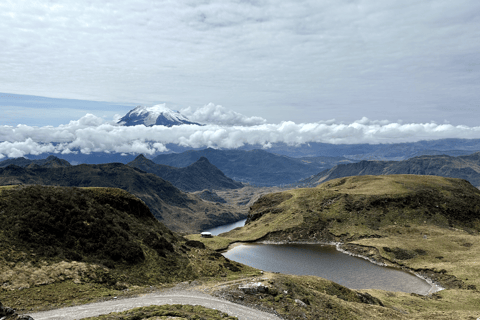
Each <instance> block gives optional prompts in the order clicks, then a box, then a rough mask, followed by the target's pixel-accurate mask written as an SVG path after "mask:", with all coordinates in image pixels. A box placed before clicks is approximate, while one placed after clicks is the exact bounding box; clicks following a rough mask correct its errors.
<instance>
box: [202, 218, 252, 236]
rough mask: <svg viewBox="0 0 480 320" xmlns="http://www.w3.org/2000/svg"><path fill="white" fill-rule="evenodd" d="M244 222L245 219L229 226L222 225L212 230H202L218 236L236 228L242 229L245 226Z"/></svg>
mask: <svg viewBox="0 0 480 320" xmlns="http://www.w3.org/2000/svg"><path fill="white" fill-rule="evenodd" d="M245 221H247V219H243V220H239V221H237V222H233V223H229V224H224V225H223V226H219V227H215V228H212V229H207V230H203V232H210V233H211V234H212V235H214V236H216V235H219V234H220V233H224V232H227V231H230V230H233V229H235V228H237V227H243V226H244V225H245Z"/></svg>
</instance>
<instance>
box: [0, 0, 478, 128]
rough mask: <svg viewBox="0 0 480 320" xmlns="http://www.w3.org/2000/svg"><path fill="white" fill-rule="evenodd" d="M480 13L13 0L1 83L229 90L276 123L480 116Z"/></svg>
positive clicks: (116, 93) (67, 92)
mask: <svg viewBox="0 0 480 320" xmlns="http://www.w3.org/2000/svg"><path fill="white" fill-rule="evenodd" d="M479 15H480V2H479V1H478V0H457V1H452V0H435V1H433V0H425V1H413V0H392V1H378V0H362V1H360V0H351V1H342V0H340V1H338V0H322V1H318V0H305V1H296V0H282V1H273V0H261V1H233V0H232V1H230V0H206V1H199V2H197V1H191V2H190V1H147V0H135V1H133V0H119V1H115V2H95V1H87V0H78V1H76V2H69V3H68V4H65V3H64V2H63V1H60V0H51V1H42V0H40V1H26V0H18V1H0V30H8V32H1V33H0V43H1V44H2V48H1V50H2V51H1V55H0V70H2V72H1V73H0V84H1V87H2V91H3V92H9V93H21V94H32V95H40V96H48V97H57V98H75V99H83V100H101V101H113V102H121V103H127V102H128V103H130V102H132V103H135V104H147V105H150V104H154V103H158V102H168V103H169V105H171V104H172V103H174V104H176V107H177V109H181V108H183V107H185V106H200V105H203V104H205V103H207V102H208V101H216V102H217V103H218V104H221V105H226V106H229V107H231V108H232V109H234V110H237V111H238V112H240V113H242V114H246V115H248V114H255V115H258V116H261V117H262V118H265V119H268V120H269V122H276V123H278V122H280V121H284V120H292V121H295V122H297V123H300V122H313V121H320V120H322V119H331V118H335V119H337V120H338V121H346V122H349V123H351V122H353V121H354V120H356V119H360V118H361V117H363V116H366V117H368V118H370V119H374V118H382V119H399V118H400V119H404V120H405V121H406V122H425V121H430V120H431V119H434V120H435V121H437V122H443V120H444V119H448V120H449V121H450V122H451V123H454V124H467V125H471V126H472V125H475V121H476V119H478V118H479V116H480V108H478V103H477V102H478V101H479V100H480V64H479V62H478V61H479V60H480V59H479V52H480V41H478V39H479V38H480V20H479V19H478V16H479ZM117 112H118V111H117ZM379 115H381V116H379ZM10 123H11V122H8V124H10Z"/></svg>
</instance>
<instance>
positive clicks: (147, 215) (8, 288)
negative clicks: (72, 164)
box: [0, 186, 252, 310]
mask: <svg viewBox="0 0 480 320" xmlns="http://www.w3.org/2000/svg"><path fill="white" fill-rule="evenodd" d="M0 221H2V223H1V224H0V301H2V303H4V304H5V305H8V306H10V307H13V308H16V309H19V310H20V309H21V310H30V309H33V308H37V307H42V308H48V307H54V306H59V305H68V304H74V303H85V302H89V301H93V300H95V299H101V298H108V297H110V296H114V295H115V296H116V295H125V294H127V295H128V294H133V293H138V292H141V291H142V290H144V289H145V288H149V287H150V286H160V287H162V286H166V285H169V284H173V283H176V282H180V281H185V280H193V279H197V278H202V277H217V278H219V279H220V278H225V279H228V278H229V277H236V276H237V274H240V273H242V272H247V273H248V272H250V270H252V268H248V267H244V266H242V265H240V264H238V263H235V262H230V261H228V260H226V259H225V258H224V257H223V256H222V255H220V254H218V253H217V252H215V251H212V250H210V249H205V247H204V245H203V244H202V243H196V242H192V241H186V239H184V238H183V237H181V236H179V235H177V234H175V233H172V232H171V231H170V230H168V229H167V228H166V227H165V226H164V225H163V224H162V223H160V222H159V221H158V220H157V219H155V217H154V216H153V215H152V214H151V212H150V211H149V209H148V207H147V206H146V205H145V204H144V203H143V201H141V200H139V199H138V198H136V197H135V196H132V195H130V194H129V193H127V192H125V191H123V190H120V189H112V188H67V187H45V186H18V187H4V188H1V189H0Z"/></svg>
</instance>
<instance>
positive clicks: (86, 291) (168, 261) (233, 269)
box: [0, 155, 480, 319]
mask: <svg viewBox="0 0 480 320" xmlns="http://www.w3.org/2000/svg"><path fill="white" fill-rule="evenodd" d="M472 157H475V155H472V156H471V157H470V158H472ZM199 161H200V162H199V163H198V164H199V165H197V164H196V165H193V166H190V169H188V170H190V171H181V170H178V169H170V168H166V169H167V170H170V171H171V172H176V173H175V174H176V175H177V176H178V177H182V175H184V174H185V173H186V175H185V176H184V177H183V178H179V180H177V182H175V180H173V182H175V184H176V185H177V186H178V187H176V186H175V185H173V184H172V183H170V182H168V181H166V180H164V179H163V178H161V177H160V176H159V175H157V174H159V172H158V170H159V168H160V170H163V168H164V167H162V166H160V165H157V164H155V163H153V162H152V161H150V160H148V159H147V158H145V157H143V156H142V157H137V159H136V160H135V161H134V162H133V163H131V164H129V165H124V164H120V163H111V164H103V165H76V166H72V165H70V163H68V162H66V161H65V160H62V159H58V158H55V157H50V158H48V159H45V160H43V161H38V160H36V161H35V162H33V161H28V160H27V161H26V160H23V159H19V160H18V162H16V163H15V162H13V163H11V162H10V163H8V164H7V165H6V166H3V167H0V181H1V183H2V184H3V185H8V186H5V187H3V189H2V193H1V194H0V195H1V196H2V197H1V199H0V203H1V205H2V210H3V211H2V213H3V214H4V215H3V217H2V219H4V220H5V221H7V224H4V228H5V229H3V231H1V232H0V235H1V236H2V246H1V248H0V249H1V250H2V259H3V260H2V261H1V263H0V265H1V266H2V268H1V269H0V276H1V277H2V278H1V279H0V280H1V281H0V282H1V283H3V285H2V287H1V291H0V301H2V303H3V304H4V305H8V306H11V307H15V308H17V309H18V310H19V311H20V312H28V311H41V310H48V309H52V308H53V309H54V308H59V307H65V306H69V305H74V304H84V303H88V302H101V301H103V300H106V301H110V300H112V299H113V298H114V297H118V298H122V299H130V297H131V298H133V297H137V296H143V295H145V294H149V293H160V294H163V292H166V291H165V290H167V291H168V290H169V288H172V287H175V286H178V285H179V283H184V284H188V285H187V287H188V288H189V290H192V292H203V293H208V294H210V295H213V296H218V297H220V298H222V299H226V300H228V301H231V302H234V303H239V304H243V305H245V306H248V307H253V308H257V309H259V310H264V311H267V312H270V313H274V314H275V315H277V316H280V317H282V318H284V319H297V318H299V317H300V318H306V319H317V318H322V317H323V318H329V317H333V318H352V319H363V318H378V319H387V318H388V319H390V318H392V317H393V318H398V319H425V318H428V317H429V314H433V315H434V317H433V318H435V319H450V318H452V317H457V316H458V317H457V318H460V319H462V318H465V319H468V318H469V317H473V316H475V312H476V307H475V306H476V304H477V303H478V302H479V300H478V289H477V288H478V287H479V286H480V282H479V278H480V277H479V275H478V267H477V264H480V261H479V260H478V258H477V257H478V256H480V252H479V250H480V248H479V246H478V232H479V231H480V213H479V212H480V211H479V210H480V209H479V208H480V191H478V189H477V188H474V187H473V186H472V185H471V184H469V183H468V182H467V181H465V180H460V179H452V178H444V177H439V176H422V175H411V174H410V175H395V174H392V175H377V176H372V175H364V176H362V175H357V176H355V177H345V178H337V179H333V178H332V180H328V181H325V182H323V183H320V184H318V186H316V187H314V188H298V186H297V187H296V188H294V189H291V188H285V187H282V186H273V187H258V186H252V185H248V184H247V185H241V184H237V182H235V181H234V180H232V179H231V178H228V177H227V176H226V175H224V174H223V173H222V172H221V171H220V170H218V169H217V168H216V167H215V166H213V165H212V164H211V163H210V162H209V160H208V159H207V158H204V159H200V160H199ZM463 161H464V162H465V160H463ZM361 163H362V162H360V163H358V164H361ZM358 164H357V163H355V164H351V165H352V166H356V165H358ZM159 166H160V167H159ZM347 166H348V165H347ZM147 170H150V171H152V173H148V172H146V171H147ZM172 170H173V171H172ZM182 170H183V169H182ZM192 170H193V171H192ZM202 171H203V172H204V173H205V174H202ZM184 172H185V173H184ZM164 178H165V177H164ZM209 178H210V180H209ZM202 179H204V180H202ZM205 179H206V180H205ZM207 180H209V183H220V184H219V185H213V184H211V185H210V188H205V189H202V188H201V185H202V182H201V181H207ZM197 182H198V185H199V186H200V187H195V188H193V189H190V190H193V192H184V191H182V190H180V189H179V188H185V187H182V186H186V185H187V184H188V185H190V186H193V185H194V184H195V183H197ZM185 183H187V184H185ZM42 185H43V186H42ZM118 188H119V189H118ZM195 189H196V190H195ZM135 199H136V200H135ZM135 208H138V209H135ZM140 208H141V209H140ZM112 210H113V211H112ZM132 210H133V211H132ZM138 210H140V211H138ZM137 211H138V212H143V213H141V215H140V216H139V217H144V218H140V220H142V219H144V221H143V222H134V221H135V220H132V218H130V217H129V214H131V213H130V212H132V213H133V212H137ZM14 212H18V213H17V216H16V217H17V218H15V219H19V220H11V219H12V217H14V216H15V213H14ZM20 213H21V214H20ZM12 214H13V216H12ZM111 214H113V216H112V215H111ZM23 215H25V217H23ZM82 215H84V218H83V220H82V218H81V217H82ZM77 216H78V217H79V218H80V220H78V222H72V221H74V220H72V221H70V220H69V219H75V217H77ZM116 217H124V218H122V219H126V220H125V221H122V220H118V218H116ZM241 218H247V221H246V224H245V226H244V227H242V228H236V229H234V230H232V231H229V232H227V233H223V234H221V235H218V236H215V237H213V238H201V237H200V236H199V232H200V231H202V230H205V229H207V228H209V227H213V226H215V225H222V224H225V223H230V222H233V221H236V220H240V219H241ZM152 219H153V220H152ZM152 221H157V222H156V223H153V222H152ZM22 223H23V224H22ZM62 223H64V225H62ZM142 223H143V224H145V226H142V225H141V224H142ZM157 223H159V224H158V228H160V229H158V230H157V231H148V230H149V228H151V227H154V226H157ZM100 225H104V226H108V227H110V226H111V227H112V229H109V228H105V229H104V230H101V231H100V229H99V226H100ZM147 225H151V226H150V227H146V226H147ZM12 226H15V227H12ZM70 227H75V228H78V230H77V229H75V228H74V229H69V228H70ZM90 228H92V229H91V230H96V231H89V230H90ZM155 228H157V227H155ZM170 229H171V230H173V232H172V231H170ZM61 230H62V231H61ZM140 230H144V231H140ZM152 230H153V229H152ZM160 230H161V231H160ZM92 232H95V233H92ZM152 232H153V233H152ZM115 237H117V238H115ZM33 239H37V241H36V242H34V241H33ZM89 241H91V243H90V242H89ZM124 241H126V242H125V243H124ZM242 242H264V243H286V244H295V243H319V244H321V243H337V244H338V245H337V247H338V249H339V250H341V251H345V252H348V253H349V254H352V255H356V256H360V257H364V258H365V259H368V260H369V261H373V262H376V263H380V264H383V265H386V266H389V267H392V268H396V269H399V270H404V271H407V272H414V273H416V274H419V275H421V276H423V277H425V278H427V279H429V280H431V281H433V282H434V283H437V284H438V285H440V286H441V287H443V288H445V290H441V291H439V292H435V293H431V292H430V293H429V294H428V295H418V294H415V293H413V294H411V293H405V292H403V293H402V292H398V291H397V292H391V291H383V290H379V289H361V290H358V289H356V290H353V289H349V288H347V287H344V286H341V285H339V284H336V283H334V282H332V281H330V280H325V279H322V278H319V277H313V276H308V275H295V276H294V275H287V274H278V273H271V272H266V271H260V270H258V269H255V268H252V267H248V266H245V265H243V264H240V263H237V262H235V261H232V260H230V259H226V258H224V257H223V255H222V254H220V253H219V251H220V252H221V251H223V250H226V249H227V248H228V247H229V245H230V244H235V243H242ZM62 243H63V244H62ZM89 243H90V244H89ZM98 243H102V245H99V244H98ZM64 244H68V245H69V247H64V246H63V245H64ZM87 248H88V250H87ZM85 250H87V251H85ZM98 250H100V251H98ZM101 250H106V251H101ZM102 257H103V258H102ZM159 266H161V267H160V268H158V267H159ZM184 267H186V269H184ZM172 268H173V269H172ZM169 270H175V271H174V272H173V273H172V271H169ZM166 274H168V276H166ZM185 281H186V282H185ZM252 286H253V289H249V288H251V287H252ZM255 288H256V289H255ZM37 297H38V298H37ZM454 297H461V301H459V300H457V298H454ZM115 299H116V298H115ZM171 301H173V300H171ZM172 303H173V302H172ZM442 303H443V304H442ZM165 308H166V309H161V310H160V309H159V310H156V311H155V310H151V311H148V312H151V315H152V317H153V315H154V314H160V313H162V312H165V313H169V312H170V313H171V312H172V311H171V309H168V308H169V307H168V306H167V307H165ZM178 308H179V309H178V310H182V311H181V312H185V315H186V314H188V312H190V313H191V312H192V311H188V310H189V309H188V308H187V307H178ZM162 310H164V311H162ZM165 310H166V311H165ZM169 310H170V311H169ZM438 310H441V311H438ZM131 312H133V314H135V313H136V312H145V310H143V309H142V310H140V309H139V310H138V311H128V312H127V313H128V314H131ZM179 312H180V311H179ZM198 312H199V313H201V312H209V311H208V309H207V311H201V310H198ZM149 314H150V313H149ZM182 314H183V313H182ZM118 317H119V318H118V319H121V318H122V316H121V315H120V314H119V315H118ZM212 317H213V316H212ZM433 318H432V319H433ZM239 319H240V318H239ZM247 319H248V318H247Z"/></svg>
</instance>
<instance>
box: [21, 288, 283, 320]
mask: <svg viewBox="0 0 480 320" xmlns="http://www.w3.org/2000/svg"><path fill="white" fill-rule="evenodd" d="M162 304H190V305H202V306H204V307H207V308H211V309H217V310H220V311H222V312H226V313H228V314H229V315H230V316H235V317H238V319H240V320H279V319H281V318H279V317H277V316H275V315H273V314H270V313H266V312H262V311H259V310H256V309H252V308H249V307H246V306H242V305H239V304H236V303H232V302H230V301H226V300H222V299H219V298H216V297H212V296H211V295H208V294H206V293H202V292H198V291H189V290H188V291H187V290H184V291H175V292H169V291H167V292H160V293H149V294H145V295H142V296H139V297H134V298H125V299H118V300H109V301H105V302H98V303H92V304H86V305H81V306H75V307H68V308H62V309H56V310H50V311H44V312H39V313H31V314H29V315H30V316H31V317H33V319H35V320H74V319H83V318H87V317H93V316H98V315H101V314H108V313H110V312H120V311H125V310H129V309H132V308H137V307H144V306H150V305H162Z"/></svg>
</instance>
